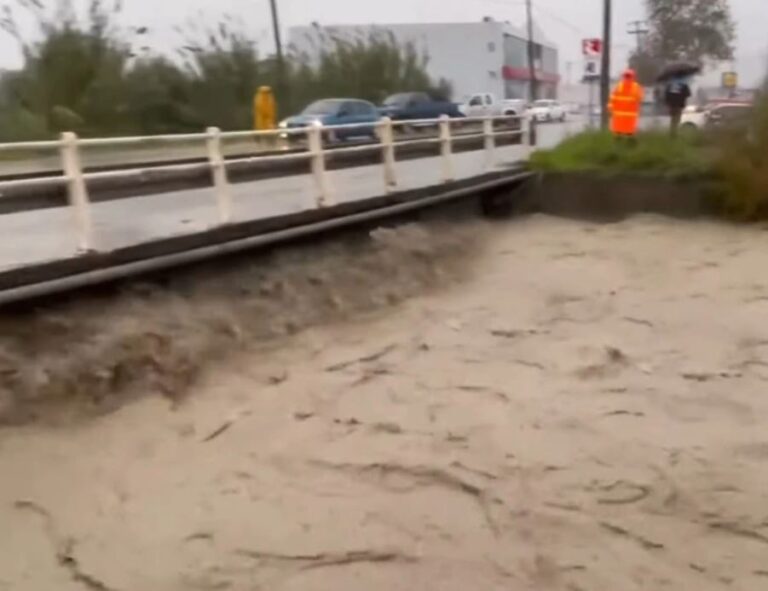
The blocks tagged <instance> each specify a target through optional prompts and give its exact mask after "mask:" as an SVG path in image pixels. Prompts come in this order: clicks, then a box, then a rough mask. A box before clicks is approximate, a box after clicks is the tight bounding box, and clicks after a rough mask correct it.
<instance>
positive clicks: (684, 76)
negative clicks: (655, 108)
mask: <svg viewBox="0 0 768 591" xmlns="http://www.w3.org/2000/svg"><path fill="white" fill-rule="evenodd" d="M700 71H701V68H700V67H699V66H697V65H695V64H687V63H679V64H671V65H669V66H667V67H666V68H664V70H663V71H662V72H661V74H660V75H659V77H658V82H660V83H663V84H664V104H665V105H666V106H667V110H668V111H669V117H670V133H671V134H672V137H676V136H677V130H678V129H679V128H680V121H681V120H682V118H683V111H684V110H685V107H686V105H687V104H688V99H690V98H691V87H690V86H689V85H688V79H689V78H690V77H691V76H693V75H694V74H698V73H699V72H700Z"/></svg>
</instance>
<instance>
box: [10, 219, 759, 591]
mask: <svg viewBox="0 0 768 591" xmlns="http://www.w3.org/2000/svg"><path fill="white" fill-rule="evenodd" d="M764 241H765V232H764V230H763V229H762V228H759V227H737V226H729V225H724V224H720V223H716V222H707V221H697V222H682V221H672V220H668V219H664V218H658V217H650V216H641V217H635V218H632V219H629V220H626V221H624V222H621V223H615V224H592V223H586V222H574V221H568V220H564V219H557V218H551V217H544V216H530V217H524V218H519V219H516V220H514V221H510V222H505V223H488V222H480V221H476V220H461V221H456V220H453V221H449V220H436V221H422V222H418V223H415V224H406V225H401V226H397V227H392V228H386V229H379V230H375V231H372V232H366V233H364V235H359V236H350V237H348V238H347V239H344V240H343V241H342V242H337V241H327V242H324V243H322V244H317V245H314V246H313V245H303V246H301V247H299V248H296V249H293V250H291V251H287V252H285V251H284V252H282V253H281V254H280V253H274V254H272V255H269V256H265V257H260V258H258V259H253V260H246V261H245V262H244V261H242V260H240V261H238V263H237V264H236V265H234V264H233V265H232V266H231V267H230V266H224V265H223V264H220V265H218V268H215V269H210V268H209V269H200V270H196V271H195V272H194V273H190V274H187V275H184V276H178V277H174V279H173V280H166V281H164V282H162V283H160V282H148V283H146V284H144V285H142V286H136V285H134V286H132V287H131V288H125V290H124V291H123V292H121V293H117V294H115V293H111V294H108V295H103V296H101V297H96V296H94V297H93V298H91V299H90V300H89V301H83V300H78V301H73V302H71V303H70V304H67V305H66V306H64V307H62V306H61V305H58V306H57V307H55V308H53V307H46V308H43V309H39V310H37V311H35V312H34V313H29V312H27V313H26V314H27V316H24V317H18V318H10V317H8V318H6V319H5V320H4V321H3V322H4V323H5V327H4V330H3V357H2V359H3V361H2V363H3V364H4V366H3V367H4V369H3V372H2V375H3V380H4V382H3V388H4V390H3V392H4V396H5V398H4V399H3V400H4V404H5V407H4V408H5V415H4V417H5V418H6V426H5V427H3V428H2V429H0V483H1V484H0V524H1V525H2V531H3V533H4V535H3V536H2V537H0V589H3V590H4V589H9V590H10V589H13V590H16V589H21V590H26V589H30V590H36V591H37V590H39V591H48V590H54V589H55V590H57V591H59V590H64V591H70V590H71V591H83V590H85V591H93V590H97V591H104V590H106V591H129V590H131V591H132V590H139V589H140V590H142V591H146V590H148V591H155V590H156V591H181V590H185V591H187V590H221V589H225V590H232V591H253V590H257V589H264V590H270V591H272V590H278V589H280V590H293V589H296V590H298V589H301V590H303V591H307V590H309V591H312V590H317V591H320V590H328V589H334V590H347V589H348V590H356V589H361V588H366V589H370V590H371V591H378V590H382V591H383V590H387V591H389V590H393V589H402V590H406V589H407V590H413V589H440V590H448V591H451V590H456V591H465V590H466V589H499V590H502V589H503V590H513V591H517V590H521V591H523V590H524V591H529V590H530V591H534V590H536V591H540V590H553V591H603V590H605V591H607V590H613V589H622V590H629V591H633V590H637V591H640V590H643V591H647V590H649V589H653V590H660V589H675V590H677V589H697V590H703V591H709V590H712V591H714V590H721V589H734V590H738V591H761V590H763V589H765V588H766V586H768V469H767V468H766V466H767V465H768V464H766V461H768V436H767V435H766V429H765V419H766V416H768V398H766V391H768V390H766V386H767V385H768V358H766V355H767V354H768V335H766V332H765V327H766V326H768V280H764V279H763V277H762V270H763V269H764V268H765V267H766V264H767V263H768V254H766V250H765V249H764V248H762V247H761V245H762V243H763V242H764ZM198 274H199V275H198ZM201 278H206V279H207V280H206V281H201V280H200V279H201ZM30 314H31V315H30ZM22 320H23V321H22ZM33 354H34V355H35V357H34V358H35V359H36V361H37V362H36V363H34V364H32V363H30V362H29V359H30V358H31V357H25V355H27V356H32V355H33ZM25 359H26V363H25ZM14 423H15V426H14Z"/></svg>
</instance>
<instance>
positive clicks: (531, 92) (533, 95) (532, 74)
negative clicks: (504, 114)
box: [525, 0, 539, 103]
mask: <svg viewBox="0 0 768 591" xmlns="http://www.w3.org/2000/svg"><path fill="white" fill-rule="evenodd" d="M525 10H526V14H527V20H528V78H529V79H530V82H529V84H528V99H529V102H530V103H533V102H535V101H536V99H537V98H539V97H538V81H537V80H536V60H535V59H534V47H535V45H534V42H533V8H532V6H531V0H525Z"/></svg>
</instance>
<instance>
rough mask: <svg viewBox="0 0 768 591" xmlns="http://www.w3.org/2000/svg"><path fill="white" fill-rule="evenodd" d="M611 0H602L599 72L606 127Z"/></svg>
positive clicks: (603, 122) (609, 67)
mask: <svg viewBox="0 0 768 591" xmlns="http://www.w3.org/2000/svg"><path fill="white" fill-rule="evenodd" d="M612 8H613V6H612V0H603V63H602V68H601V72H600V103H601V107H602V111H601V113H602V117H601V127H602V128H603V129H607V128H608V119H609V118H610V113H609V112H608V102H609V101H610V100H611V32H612V31H611V26H612V22H613V18H612V15H611V9H612Z"/></svg>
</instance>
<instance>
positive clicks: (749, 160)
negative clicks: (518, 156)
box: [531, 98, 768, 221]
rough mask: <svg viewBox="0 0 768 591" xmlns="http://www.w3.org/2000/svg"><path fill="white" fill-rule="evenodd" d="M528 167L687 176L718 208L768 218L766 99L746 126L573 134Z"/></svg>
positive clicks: (729, 213) (749, 217) (738, 215)
mask: <svg viewBox="0 0 768 591" xmlns="http://www.w3.org/2000/svg"><path fill="white" fill-rule="evenodd" d="M531 166H532V167H533V168H534V169H535V170H540V171H545V172H593V173H599V174H606V175H620V174H640V175H656V176H658V175H662V176H668V177H687V178H693V179H696V178H698V179H701V180H704V181H706V185H707V190H708V191H709V190H710V189H711V193H712V194H711V197H713V198H714V199H715V201H716V202H717V203H718V204H719V207H720V209H721V211H722V213H723V214H724V215H726V216H728V217H731V218H733V219H738V220H744V221H756V220H766V219H768V98H765V99H763V100H761V101H758V104H757V106H756V108H755V110H754V113H753V116H752V118H751V120H750V121H749V122H748V125H746V126H742V125H739V126H736V127H733V128H728V129H721V130H718V131H717V132H710V133H702V134H696V135H685V134H683V136H682V137H680V138H677V139H674V138H671V137H669V135H668V134H666V133H658V132H654V133H642V134H640V135H638V137H637V140H636V141H635V142H633V143H629V142H626V141H619V140H617V139H615V138H613V137H612V136H611V134H609V133H604V132H587V133H583V134H579V135H576V136H573V137H571V138H570V139H568V140H566V141H565V142H563V143H562V144H560V145H559V146H558V147H556V148H554V149H552V150H540V151H538V152H535V153H534V154H533V155H532V157H531Z"/></svg>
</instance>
